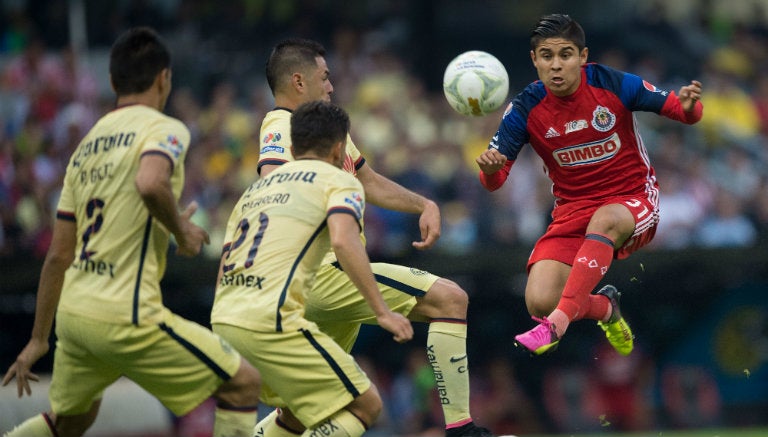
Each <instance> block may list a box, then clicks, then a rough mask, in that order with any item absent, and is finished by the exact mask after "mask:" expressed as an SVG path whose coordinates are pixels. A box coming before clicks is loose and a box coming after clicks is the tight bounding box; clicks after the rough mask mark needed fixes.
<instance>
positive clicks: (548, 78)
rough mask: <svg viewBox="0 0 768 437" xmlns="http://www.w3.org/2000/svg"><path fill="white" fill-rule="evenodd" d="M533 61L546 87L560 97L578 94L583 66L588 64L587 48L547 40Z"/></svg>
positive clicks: (537, 50)
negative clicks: (580, 48)
mask: <svg viewBox="0 0 768 437" xmlns="http://www.w3.org/2000/svg"><path fill="white" fill-rule="evenodd" d="M531 60H533V66H534V67H536V72H537V73H538V75H539V79H541V81H542V82H543V83H544V86H546V87H547V89H548V90H549V91H550V92H551V93H552V94H554V95H556V96H558V97H563V96H569V95H571V94H573V93H575V92H576V90H577V89H578V88H579V83H580V82H581V66H582V65H584V64H585V63H586V62H587V48H586V47H585V48H584V49H583V50H582V51H581V52H579V49H578V47H576V45H575V44H574V43H573V42H571V41H568V40H566V39H563V38H547V39H545V40H543V41H542V42H541V43H540V44H539V45H538V46H537V47H536V50H532V51H531Z"/></svg>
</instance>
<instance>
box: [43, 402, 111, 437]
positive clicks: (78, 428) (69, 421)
mask: <svg viewBox="0 0 768 437" xmlns="http://www.w3.org/2000/svg"><path fill="white" fill-rule="evenodd" d="M100 403H101V402H100V401H97V402H95V403H94V405H93V406H92V407H91V410H90V411H88V412H87V413H84V414H78V415H76V416H56V415H54V414H53V413H48V417H49V418H50V419H51V421H52V422H53V423H54V424H55V425H54V426H55V427H56V433H57V435H58V436H59V437H79V436H82V435H83V434H85V432H86V431H88V428H90V427H91V425H93V422H95V421H96V416H97V415H98V413H99V405H100Z"/></svg>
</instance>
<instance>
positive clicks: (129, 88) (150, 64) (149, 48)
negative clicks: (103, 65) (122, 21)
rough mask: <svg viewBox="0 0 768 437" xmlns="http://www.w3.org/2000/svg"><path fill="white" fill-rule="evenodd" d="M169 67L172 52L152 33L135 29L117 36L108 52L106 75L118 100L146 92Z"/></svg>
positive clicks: (150, 30) (148, 30) (149, 29)
mask: <svg viewBox="0 0 768 437" xmlns="http://www.w3.org/2000/svg"><path fill="white" fill-rule="evenodd" d="M170 67H171V52H170V51H169V50H168V47H167V46H166V45H165V43H164V42H163V40H162V39H161V38H160V36H159V35H158V34H157V32H155V30H154V29H152V28H149V27H135V28H133V29H130V30H128V31H126V32H125V33H123V34H122V35H120V36H119V37H118V38H117V40H116V41H115V43H114V44H113V45H112V48H111V49H110V52H109V74H110V78H111V81H112V87H113V88H114V89H115V92H116V93H117V95H118V96H122V95H128V94H136V93H141V92H144V91H146V90H148V89H149V87H150V86H152V83H153V82H154V80H155V77H157V75H158V73H160V72H161V71H163V69H165V68H170Z"/></svg>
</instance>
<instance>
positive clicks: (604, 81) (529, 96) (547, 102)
mask: <svg viewBox="0 0 768 437" xmlns="http://www.w3.org/2000/svg"><path fill="white" fill-rule="evenodd" d="M581 76H582V77H581V84H580V85H579V88H578V90H577V91H576V92H575V93H573V94H572V95H570V96H566V97H557V96H555V95H553V94H551V93H549V92H548V91H547V89H546V88H545V86H544V84H543V83H542V82H541V81H536V82H533V83H531V84H530V85H528V86H527V87H526V88H525V89H524V90H523V91H522V92H521V93H520V94H518V95H517V96H516V97H515V98H514V99H513V101H512V103H510V105H509V106H508V107H507V110H506V111H505V113H504V116H503V118H502V121H501V124H500V126H499V130H498V132H497V133H496V135H494V137H493V139H492V140H491V143H490V145H489V148H496V149H498V150H499V152H501V153H502V154H504V155H506V157H507V158H508V159H509V160H510V161H514V160H515V159H516V158H517V154H518V153H519V151H520V149H521V148H522V147H523V146H524V145H525V144H528V143H530V144H531V146H532V147H533V148H534V150H535V151H536V153H537V154H538V155H539V156H540V157H541V159H542V160H543V161H544V164H545V166H546V169H545V171H546V173H547V175H548V176H549V178H550V179H551V180H552V193H553V194H554V195H555V198H556V204H557V205H561V204H563V203H567V202H570V201H574V200H586V199H591V200H597V199H601V198H604V197H610V196H621V195H635V196H643V197H647V198H648V199H649V200H651V201H652V202H653V203H654V204H655V203H656V201H657V198H658V185H657V183H656V176H655V172H654V170H653V167H652V166H651V163H650V161H649V159H648V153H647V151H646V149H645V146H644V145H643V141H642V139H641V138H640V135H639V133H638V132H637V130H636V128H637V126H636V122H635V118H634V115H633V112H634V111H648V112H655V113H657V114H661V115H664V116H666V117H669V118H673V119H676V120H680V121H683V122H685V123H693V122H695V121H697V120H698V118H700V115H701V108H700V103H699V104H697V111H694V112H697V113H698V115H694V116H690V115H686V114H683V113H682V109H681V108H680V104H679V101H678V98H677V96H676V95H675V93H674V92H671V91H666V90H661V89H658V88H656V87H655V86H653V85H651V84H650V83H648V82H646V81H644V80H642V79H641V78H640V77H638V76H636V75H633V74H629V73H624V72H621V71H618V70H614V69H612V68H609V67H606V66H603V65H600V64H594V63H590V64H586V65H585V66H584V67H583V68H582V73H581Z"/></svg>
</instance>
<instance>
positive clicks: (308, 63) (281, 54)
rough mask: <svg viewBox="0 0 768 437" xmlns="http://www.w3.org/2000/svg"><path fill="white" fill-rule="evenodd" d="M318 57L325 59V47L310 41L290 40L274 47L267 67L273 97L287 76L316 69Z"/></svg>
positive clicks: (268, 82) (268, 81)
mask: <svg viewBox="0 0 768 437" xmlns="http://www.w3.org/2000/svg"><path fill="white" fill-rule="evenodd" d="M318 56H322V57H325V47H323V45H322V44H320V43H319V42H317V41H312V40H309V39H302V38H289V39H286V40H283V41H282V42H280V43H278V44H277V45H276V46H275V47H273V48H272V53H270V55H269V59H267V67H266V73H267V84H269V89H270V90H272V95H274V94H275V92H276V91H277V89H278V87H279V83H280V81H281V80H282V79H284V78H285V77H286V76H288V75H291V74H293V73H295V72H297V71H300V72H304V71H307V70H308V69H309V68H312V67H315V66H316V65H317V61H316V60H315V58H317V57H318Z"/></svg>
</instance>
